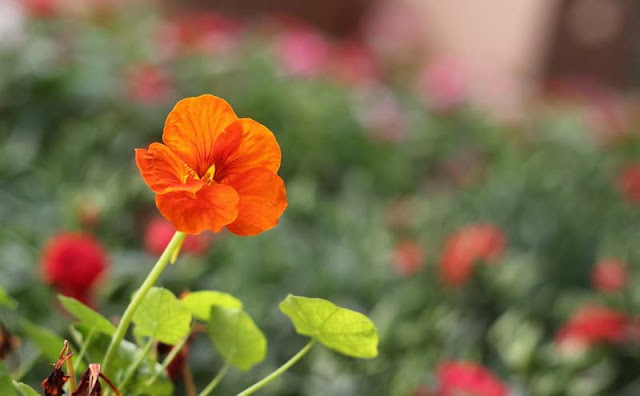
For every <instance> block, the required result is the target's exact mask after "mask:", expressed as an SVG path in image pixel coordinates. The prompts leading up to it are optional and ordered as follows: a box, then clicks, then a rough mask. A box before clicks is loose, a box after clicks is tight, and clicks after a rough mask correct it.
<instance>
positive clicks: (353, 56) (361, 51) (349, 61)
mask: <svg viewBox="0 0 640 396" xmlns="http://www.w3.org/2000/svg"><path fill="white" fill-rule="evenodd" d="M332 58H333V66H332V71H333V75H334V76H335V78H336V79H337V80H338V81H340V82H342V83H344V84H347V85H351V86H357V87H360V86H364V85H370V84H372V83H374V82H376V81H377V80H378V79H379V77H380V67H379V65H378V62H377V60H376V58H375V56H374V55H373V53H372V52H371V51H370V50H369V48H367V47H366V46H365V45H364V44H362V43H359V42H356V41H346V42H342V43H340V44H339V45H338V46H337V47H336V48H335V50H334V52H333V56H332Z"/></svg>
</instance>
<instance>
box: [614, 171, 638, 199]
mask: <svg viewBox="0 0 640 396" xmlns="http://www.w3.org/2000/svg"><path fill="white" fill-rule="evenodd" d="M618 190H619V191H620V192H621V193H622V194H623V195H624V196H625V198H626V199H627V201H629V202H630V203H633V204H638V203H640V162H634V163H631V164H628V165H627V166H626V167H625V168H624V169H622V171H621V172H620V174H619V175H618Z"/></svg>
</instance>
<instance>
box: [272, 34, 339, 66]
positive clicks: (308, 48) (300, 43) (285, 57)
mask: <svg viewBox="0 0 640 396" xmlns="http://www.w3.org/2000/svg"><path fill="white" fill-rule="evenodd" d="M276 51H277V55H278V58H279V59H280V64H281V65H282V67H283V69H284V70H285V71H286V72H287V73H288V74H290V75H293V76H296V77H307V78H308V77H318V76H319V75H320V74H322V73H324V72H326V70H327V68H328V67H329V64H330V57H331V51H332V48H331V44H330V42H329V41H328V40H327V38H326V37H325V36H323V35H322V34H321V33H319V32H316V31H314V30H311V29H309V28H302V27H295V28H290V29H288V30H286V31H285V32H283V33H282V34H281V35H280V36H279V37H278V38H277V40H276Z"/></svg>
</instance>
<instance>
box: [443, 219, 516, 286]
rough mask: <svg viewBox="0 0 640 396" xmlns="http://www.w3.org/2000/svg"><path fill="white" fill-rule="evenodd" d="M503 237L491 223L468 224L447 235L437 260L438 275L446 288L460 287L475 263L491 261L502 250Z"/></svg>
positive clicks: (499, 254)
mask: <svg viewBox="0 0 640 396" xmlns="http://www.w3.org/2000/svg"><path fill="white" fill-rule="evenodd" d="M505 245H506V242H505V237H504V235H503V234H502V231H500V229H499V228H497V227H496V226H494V225H492V224H470V225H466V226H465V227H463V228H462V229H460V230H458V231H457V232H456V233H455V234H453V235H451V236H450V237H449V238H448V239H447V241H446V244H445V247H444V251H443V253H442V257H441V260H440V275H441V277H442V279H443V280H444V282H445V283H447V284H448V285H450V286H460V285H462V284H464V283H466V282H467V281H468V280H469V277H470V276H471V273H472V271H473V266H474V264H475V262H476V261H477V260H486V261H492V260H495V259H497V258H499V257H500V256H501V255H502V253H503V251H504V249H505Z"/></svg>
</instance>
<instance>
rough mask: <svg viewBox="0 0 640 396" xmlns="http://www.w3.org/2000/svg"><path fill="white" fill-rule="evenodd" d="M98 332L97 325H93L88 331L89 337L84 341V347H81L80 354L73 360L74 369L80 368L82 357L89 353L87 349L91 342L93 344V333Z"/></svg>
mask: <svg viewBox="0 0 640 396" xmlns="http://www.w3.org/2000/svg"><path fill="white" fill-rule="evenodd" d="M95 333H96V329H95V327H92V328H91V330H89V332H88V333H87V337H86V338H85V339H84V340H83V342H82V348H80V352H78V356H74V357H75V361H74V362H73V369H74V370H76V371H77V370H78V369H79V368H80V364H82V359H83V358H84V355H85V354H86V353H87V349H88V348H89V344H91V341H92V338H93V335H94V334H95Z"/></svg>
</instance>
